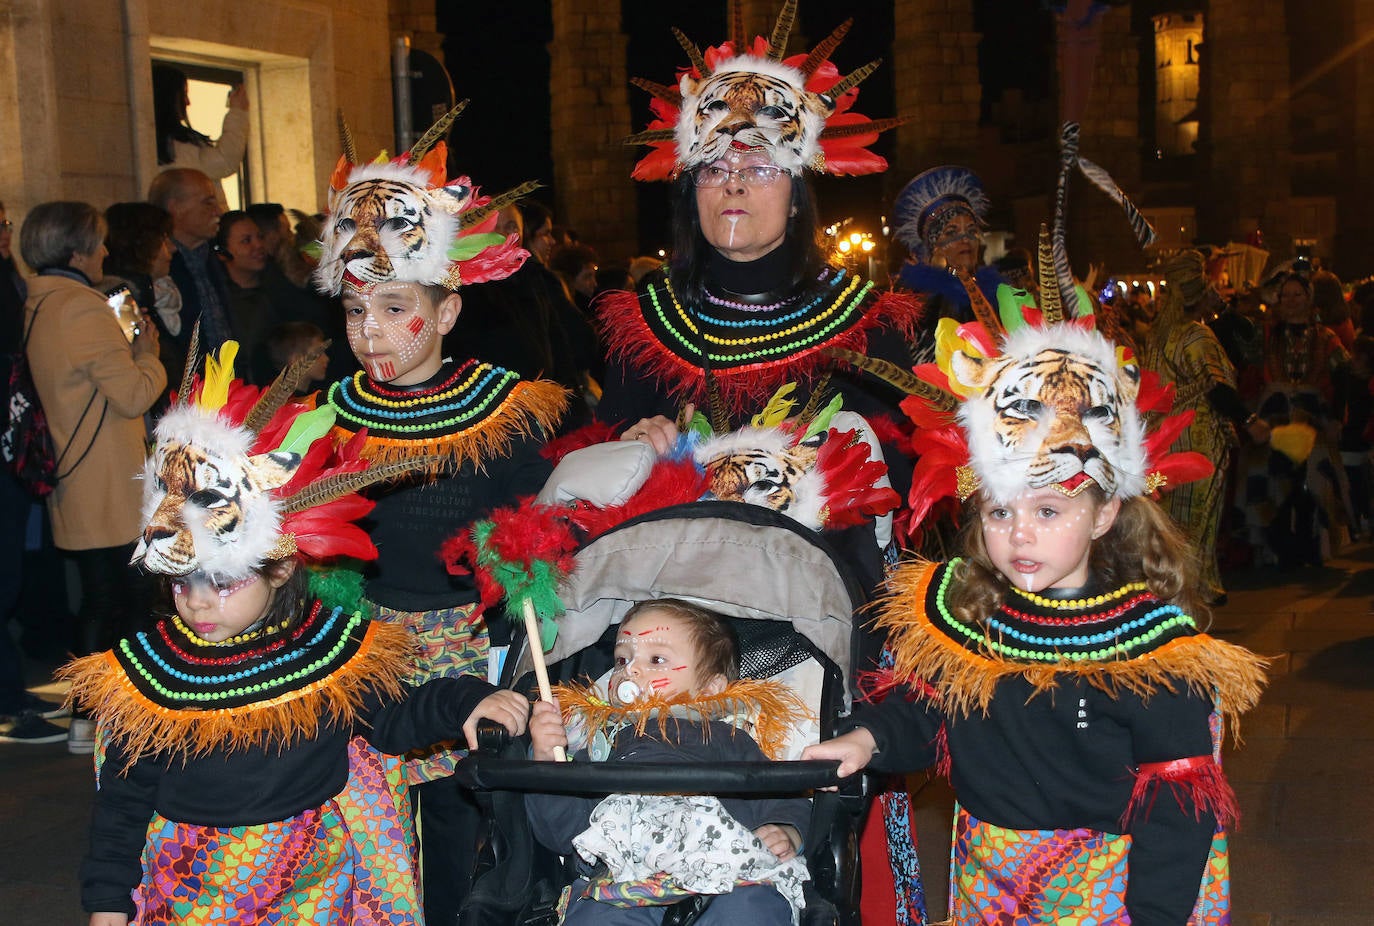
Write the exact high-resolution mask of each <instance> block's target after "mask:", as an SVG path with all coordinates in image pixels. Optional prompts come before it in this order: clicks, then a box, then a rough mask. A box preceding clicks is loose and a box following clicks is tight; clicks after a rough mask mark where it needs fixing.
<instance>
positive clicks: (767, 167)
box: [692, 164, 784, 189]
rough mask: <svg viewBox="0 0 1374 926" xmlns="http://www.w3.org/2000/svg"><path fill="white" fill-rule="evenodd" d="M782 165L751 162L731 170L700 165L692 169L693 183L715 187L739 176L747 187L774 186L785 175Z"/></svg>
mask: <svg viewBox="0 0 1374 926" xmlns="http://www.w3.org/2000/svg"><path fill="white" fill-rule="evenodd" d="M783 173H784V171H783V169H782V168H781V167H774V166H773V165H771V164H751V165H749V166H748V167H741V168H739V169H738V170H730V169H729V168H728V167H718V166H716V165H715V164H710V165H708V166H706V167H698V168H697V169H696V170H694V171H692V184H693V185H694V186H698V187H706V188H708V189H714V188H715V187H722V186H725V184H727V183H729V182H730V178H731V177H738V178H739V182H740V183H742V184H744V185H745V186H747V187H758V186H772V185H773V184H774V183H776V182H777V180H778V178H779V177H781V176H782V175H783Z"/></svg>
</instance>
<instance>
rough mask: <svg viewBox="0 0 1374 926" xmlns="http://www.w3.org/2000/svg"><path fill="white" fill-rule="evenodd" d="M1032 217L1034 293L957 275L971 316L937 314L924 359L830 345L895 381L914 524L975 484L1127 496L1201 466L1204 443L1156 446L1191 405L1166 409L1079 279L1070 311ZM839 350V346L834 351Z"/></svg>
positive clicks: (1185, 476)
mask: <svg viewBox="0 0 1374 926" xmlns="http://www.w3.org/2000/svg"><path fill="white" fill-rule="evenodd" d="M1052 254H1053V251H1052V247H1051V244H1050V239H1049V232H1048V230H1047V229H1045V228H1044V227H1043V226H1042V228H1041V241H1040V254H1039V283H1040V288H1039V295H1040V302H1039V305H1036V304H1035V302H1034V301H1033V300H1032V299H1031V297H1030V296H1029V294H1027V293H1026V292H1024V291H1020V290H1013V289H1011V288H1010V287H1007V286H1003V287H1000V288H999V290H998V301H999V305H998V307H997V308H994V307H993V306H992V305H991V304H990V303H989V302H988V300H987V298H986V297H985V296H984V295H983V293H982V290H980V289H979V288H978V284H977V283H976V282H975V281H974V280H973V278H972V277H969V276H968V275H966V274H964V275H961V277H960V280H961V282H962V283H963V285H964V289H965V291H966V292H967V293H968V295H969V301H970V305H971V307H972V309H973V313H974V316H975V320H974V321H970V322H965V323H962V324H961V323H959V322H957V321H955V320H954V319H951V318H943V319H940V321H939V323H938V324H937V325H936V329H935V360H934V362H932V363H924V364H921V365H920V366H918V367H916V368H915V369H914V370H912V371H909V372H908V371H905V370H900V369H897V368H896V367H895V366H894V365H892V364H887V363H884V362H882V361H876V360H872V359H870V358H866V357H863V356H862V355H858V354H853V353H852V352H851V353H844V355H843V356H840V358H839V359H842V360H844V361H846V362H848V363H850V364H852V365H854V366H856V367H858V368H860V369H862V370H864V371H866V372H868V373H871V374H874V375H876V376H878V377H880V378H882V379H884V380H886V381H887V382H889V383H891V384H892V385H894V386H896V387H897V388H899V389H901V390H902V391H904V392H906V393H907V394H908V398H906V399H904V400H903V401H902V411H903V412H905V413H906V415H907V417H909V418H910V419H911V421H912V422H913V423H914V424H915V426H916V427H915V430H914V432H913V434H912V436H911V438H910V445H909V449H910V451H911V452H912V454H913V455H914V456H916V458H917V461H916V466H915V468H914V471H913V473H912V481H911V491H910V495H909V497H908V501H909V505H910V507H909V511H910V514H909V515H908V520H907V522H906V526H907V528H908V529H909V532H910V533H912V534H914V533H916V532H917V531H918V530H919V528H920V525H921V524H922V522H923V520H924V519H925V518H926V517H927V516H928V515H929V514H930V512H931V510H932V508H934V507H935V506H936V505H937V504H939V503H940V502H941V501H943V500H944V499H947V498H956V497H957V498H958V499H959V500H960V501H963V500H965V499H967V498H969V497H970V496H971V495H973V494H974V493H975V492H980V491H981V492H982V494H983V496H984V497H985V498H988V499H991V500H993V501H996V502H1000V503H1006V502H1009V501H1011V500H1012V499H1013V498H1015V497H1016V496H1017V495H1019V494H1020V493H1022V492H1024V491H1027V490H1030V489H1039V488H1044V487H1047V486H1049V487H1053V488H1055V489H1057V490H1059V491H1060V492H1063V493H1064V494H1066V495H1077V494H1078V493H1079V492H1082V491H1083V490H1084V489H1085V488H1086V487H1087V486H1089V485H1095V486H1097V487H1098V488H1099V489H1100V490H1101V491H1102V492H1103V493H1104V494H1105V495H1106V496H1107V497H1109V498H1120V499H1127V498H1132V497H1134V496H1137V495H1148V494H1153V493H1155V492H1157V491H1159V490H1160V489H1164V488H1166V487H1172V486H1176V485H1180V484H1182V483H1185V482H1190V481H1192V480H1195V479H1201V478H1203V477H1205V476H1206V475H1208V474H1209V473H1211V472H1212V464H1211V462H1210V461H1209V460H1207V458H1206V457H1204V456H1202V455H1201V454H1198V453H1194V452H1192V451H1183V452H1172V453H1171V452H1170V451H1169V446H1170V445H1171V444H1172V443H1173V442H1174V440H1175V439H1176V438H1177V437H1178V436H1179V435H1180V434H1181V433H1183V431H1184V430H1185V429H1186V428H1187V427H1188V425H1189V424H1191V423H1192V420H1193V413H1192V412H1191V411H1186V412H1182V413H1180V414H1177V415H1171V414H1169V412H1170V409H1171V408H1172V407H1173V401H1174V384H1173V383H1162V382H1161V381H1160V379H1159V376H1158V375H1157V374H1155V373H1154V372H1153V371H1151V370H1146V369H1144V368H1142V367H1141V365H1140V364H1139V363H1138V362H1137V361H1136V359H1135V357H1134V355H1133V354H1132V353H1131V351H1130V349H1129V348H1126V347H1122V346H1120V345H1117V344H1114V343H1113V342H1112V341H1110V340H1109V339H1108V338H1107V337H1105V336H1104V335H1103V334H1102V333H1100V332H1099V331H1098V330H1097V317H1096V315H1095V314H1094V313H1093V311H1092V305H1091V302H1090V301H1089V300H1088V299H1087V298H1086V293H1081V292H1080V294H1079V303H1078V304H1079V306H1080V309H1079V311H1078V312H1077V314H1070V313H1069V311H1068V309H1067V307H1066V306H1065V304H1064V301H1063V299H1062V298H1061V295H1060V289H1059V285H1058V281H1057V279H1056V276H1055V270H1054V260H1053V256H1052ZM842 353H843V352H842Z"/></svg>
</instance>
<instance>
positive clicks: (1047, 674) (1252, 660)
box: [873, 559, 1264, 715]
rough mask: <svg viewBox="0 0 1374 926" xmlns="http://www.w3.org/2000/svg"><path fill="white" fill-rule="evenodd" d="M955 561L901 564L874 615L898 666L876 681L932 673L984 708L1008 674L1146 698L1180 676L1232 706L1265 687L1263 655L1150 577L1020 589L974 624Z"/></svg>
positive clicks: (962, 708)
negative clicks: (1154, 586) (1095, 591)
mask: <svg viewBox="0 0 1374 926" xmlns="http://www.w3.org/2000/svg"><path fill="white" fill-rule="evenodd" d="M959 563H960V560H958V559H955V560H952V561H950V562H948V563H939V564H933V563H909V564H907V565H904V566H902V567H899V568H898V569H897V570H895V571H894V572H893V574H892V576H891V579H890V586H891V588H892V590H893V591H892V596H891V597H890V598H889V599H888V600H887V602H886V604H885V605H884V608H883V611H882V613H881V615H880V616H879V618H878V621H877V625H878V626H879V627H880V628H882V629H884V630H886V631H887V632H888V635H889V640H890V644H889V646H890V649H891V652H892V655H893V659H894V665H893V668H892V669H891V670H890V671H887V672H884V673H880V675H879V677H877V678H876V679H874V680H873V681H874V682H875V684H874V685H873V687H874V688H875V690H882V689H885V688H890V687H892V686H893V685H894V684H909V683H911V682H913V681H915V680H920V681H923V682H928V683H930V684H931V685H934V686H935V688H934V690H936V691H938V692H939V698H940V699H941V702H942V704H943V705H945V706H946V707H948V708H950V709H951V710H952V711H953V712H954V713H956V714H958V715H963V714H967V713H969V712H970V711H973V710H984V709H986V708H987V705H988V702H989V701H990V700H991V698H992V694H993V691H994V689H995V687H996V684H997V682H998V681H999V680H1001V679H1003V678H1007V677H1010V676H1020V677H1022V678H1024V679H1025V680H1026V681H1028V682H1029V683H1030V684H1031V686H1032V687H1033V689H1034V690H1035V691H1036V692H1041V691H1047V690H1050V689H1053V688H1054V687H1055V686H1056V685H1057V684H1058V683H1057V678H1060V677H1063V676H1066V675H1067V676H1071V677H1077V678H1082V679H1085V680H1086V681H1088V682H1089V683H1090V684H1092V685H1094V686H1096V687H1098V688H1101V689H1103V690H1105V691H1107V692H1109V693H1112V694H1115V693H1116V692H1117V691H1118V690H1119V689H1120V688H1126V689H1128V690H1130V691H1132V692H1135V693H1136V694H1139V695H1142V696H1145V697H1148V696H1149V695H1150V694H1151V693H1152V692H1155V691H1158V690H1160V689H1161V688H1163V689H1169V690H1176V686H1178V685H1179V684H1182V686H1183V687H1186V688H1188V689H1191V690H1193V691H1196V692H1198V693H1201V694H1204V695H1206V696H1208V697H1212V696H1214V695H1215V696H1216V697H1217V699H1218V703H1219V704H1220V705H1221V706H1222V708H1223V711H1224V712H1231V711H1232V710H1243V709H1244V708H1245V707H1247V706H1248V705H1250V704H1253V703H1254V700H1255V699H1257V698H1258V697H1259V690H1260V686H1261V684H1262V681H1263V666H1264V660H1262V659H1260V658H1259V657H1257V656H1255V655H1254V654H1253V653H1250V652H1249V651H1248V650H1245V649H1243V648H1241V647H1238V646H1235V645H1234V644H1230V643H1226V642H1224V641H1221V640H1215V639H1213V638H1211V637H1209V636H1207V635H1206V634H1204V633H1200V632H1199V631H1198V629H1197V625H1196V623H1195V622H1194V621H1193V619H1192V618H1191V617H1190V616H1188V615H1187V614H1184V613H1183V612H1182V611H1181V610H1180V609H1179V608H1178V607H1177V606H1176V605H1173V604H1169V603H1166V602H1164V601H1161V600H1160V599H1159V598H1156V597H1155V596H1154V595H1153V594H1152V593H1151V592H1150V591H1149V589H1148V588H1147V587H1145V585H1144V583H1140V582H1132V583H1128V584H1125V585H1122V586H1120V587H1119V588H1116V589H1113V590H1111V591H1108V592H1105V593H1103V594H1100V595H1095V596H1093V597H1091V598H1084V599H1079V600H1073V601H1064V600H1056V599H1053V598H1047V597H1043V596H1041V595H1035V594H1033V593H1028V592H1023V591H1020V590H1018V589H1014V588H1013V589H1011V590H1010V592H1009V593H1008V595H1007V597H1006V599H1005V600H1004V602H1003V603H1002V605H1001V606H1000V607H999V608H998V609H997V610H996V611H995V612H993V614H992V615H990V616H989V617H988V618H987V620H986V621H984V622H983V623H982V624H976V623H973V622H970V621H965V620H963V619H961V618H960V617H959V616H958V615H956V614H955V613H954V612H953V611H952V610H951V608H950V607H949V605H948V594H949V590H950V586H951V584H952V583H953V582H955V581H957V578H958V566H959Z"/></svg>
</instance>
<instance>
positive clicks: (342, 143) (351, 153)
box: [339, 109, 358, 164]
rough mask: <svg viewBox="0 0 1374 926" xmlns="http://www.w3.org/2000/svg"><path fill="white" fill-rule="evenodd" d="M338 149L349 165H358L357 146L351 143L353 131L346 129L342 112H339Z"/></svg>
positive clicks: (346, 123)
mask: <svg viewBox="0 0 1374 926" xmlns="http://www.w3.org/2000/svg"><path fill="white" fill-rule="evenodd" d="M339 148H340V149H341V150H342V151H343V156H344V157H345V158H346V159H347V160H348V163H350V164H357V163H358V146H357V145H355V144H354V143H353V130H352V129H350V128H349V127H348V120H346V119H345V118H344V113H343V110H342V109H340V110H339Z"/></svg>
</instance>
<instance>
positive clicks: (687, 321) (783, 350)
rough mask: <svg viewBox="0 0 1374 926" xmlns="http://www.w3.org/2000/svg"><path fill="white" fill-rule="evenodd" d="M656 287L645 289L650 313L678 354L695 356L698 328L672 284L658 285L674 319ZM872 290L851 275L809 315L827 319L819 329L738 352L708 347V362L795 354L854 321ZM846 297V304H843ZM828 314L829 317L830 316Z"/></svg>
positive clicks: (768, 336)
mask: <svg viewBox="0 0 1374 926" xmlns="http://www.w3.org/2000/svg"><path fill="white" fill-rule="evenodd" d="M659 288H660V287H658V286H650V287H649V288H648V293H649V301H650V302H651V303H652V304H653V307H654V314H655V315H657V316H658V320H659V322H660V323H661V324H662V326H663V330H664V331H666V332H667V333H668V334H670V335H672V336H673V338H675V339H676V341H677V343H678V344H679V345H680V347H681V351H682V352H681V353H680V356H685V357H697V356H699V355H700V350H699V349H698V346H697V343H696V339H695V336H696V335H698V334H699V330H698V328H697V326H696V324H695V323H694V322H693V321H692V319H691V317H690V316H689V315H688V313H687V311H686V310H685V309H684V308H683V307H682V304H681V303H679V302H678V300H677V294H676V293H674V292H673V287H672V284H671V283H667V282H664V283H663V285H662V289H663V290H664V291H665V292H666V293H667V295H668V298H669V300H671V302H672V305H673V309H674V310H675V311H676V318H673V317H670V316H669V313H668V312H667V311H665V309H664V307H663V304H662V303H661V302H660V301H659V295H658V291H659ZM872 289H873V283H872V282H871V281H870V282H866V283H863V284H862V285H860V280H859V278H858V277H857V276H854V277H851V278H850V281H849V283H848V284H846V285H844V286H843V287H841V288H840V292H839V295H838V296H837V297H836V298H835V300H834V301H833V302H832V303H831V304H830V306H829V307H828V308H827V309H826V310H825V311H824V312H822V313H817V315H814V316H812V319H813V320H814V319H817V318H829V321H828V322H827V323H826V324H825V325H824V326H822V327H821V328H819V329H813V330H812V331H810V332H808V333H806V334H805V336H803V337H801V338H799V339H797V340H794V341H788V342H786V343H783V344H778V345H774V346H771V347H766V348H761V349H759V350H751V351H741V352H738V353H729V354H719V353H715V352H713V351H711V350H710V349H709V348H708V349H707V356H709V357H710V359H711V362H712V363H718V364H725V365H729V364H736V363H747V362H749V361H754V360H759V359H762V358H767V357H776V356H778V355H780V354H783V355H785V354H794V353H798V352H800V351H802V350H805V349H807V348H809V347H812V346H814V345H815V344H817V343H818V342H821V341H824V340H826V339H828V338H829V337H830V336H831V334H832V333H834V332H835V330H836V329H838V328H841V327H848V326H849V325H851V324H853V322H854V321H855V310H856V309H857V308H859V307H860V306H861V305H862V303H863V301H864V299H865V297H867V296H868V294H869V292H870V291H871V290H872ZM856 290H857V292H856ZM851 295H852V298H851ZM846 300H848V304H845V302H846ZM832 314H833V317H830V316H831V315H832ZM678 320H680V321H681V324H682V325H683V326H685V328H686V329H687V332H690V336H689V335H688V334H685V333H684V332H683V331H682V329H681V328H679V327H677V326H676V325H675V324H674V321H678ZM805 327H807V326H806V325H796V326H793V327H792V328H791V329H782V330H779V331H772V332H765V333H764V334H761V335H758V336H756V337H753V338H748V339H738V340H747V341H751V342H764V341H768V340H776V339H777V338H781V337H786V336H787V335H789V334H794V333H796V332H797V331H800V330H803V329H804V328H805Z"/></svg>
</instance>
